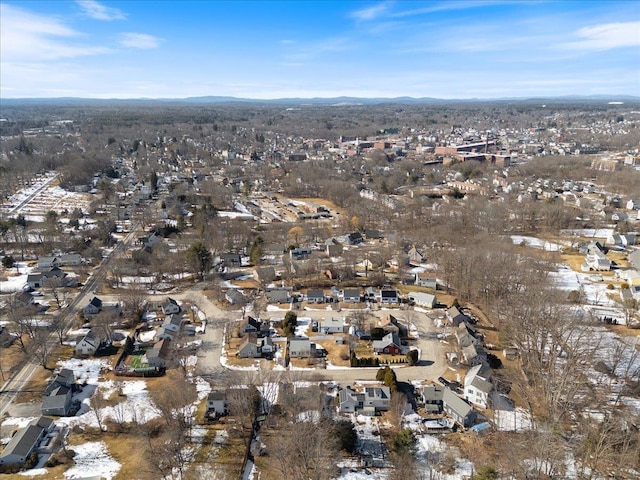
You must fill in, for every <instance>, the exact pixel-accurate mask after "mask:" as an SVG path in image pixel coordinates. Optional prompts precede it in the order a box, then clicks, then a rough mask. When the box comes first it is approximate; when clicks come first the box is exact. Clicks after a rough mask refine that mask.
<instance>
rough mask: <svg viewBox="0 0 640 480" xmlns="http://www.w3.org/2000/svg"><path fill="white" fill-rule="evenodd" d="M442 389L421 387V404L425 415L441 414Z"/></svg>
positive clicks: (435, 386)
mask: <svg viewBox="0 0 640 480" xmlns="http://www.w3.org/2000/svg"><path fill="white" fill-rule="evenodd" d="M443 393H444V387H441V386H439V385H425V386H424V387H422V402H423V403H424V409H425V410H426V411H427V413H432V414H435V413H440V412H442V394H443Z"/></svg>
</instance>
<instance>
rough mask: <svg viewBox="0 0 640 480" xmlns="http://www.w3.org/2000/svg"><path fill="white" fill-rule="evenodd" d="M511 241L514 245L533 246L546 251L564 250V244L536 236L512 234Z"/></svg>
mask: <svg viewBox="0 0 640 480" xmlns="http://www.w3.org/2000/svg"><path fill="white" fill-rule="evenodd" d="M511 241H512V242H513V244H514V245H525V246H527V247H531V248H537V249H539V250H544V251H546V252H559V251H561V250H562V248H563V247H562V245H560V244H558V243H552V242H549V241H547V240H541V239H539V238H536V237H524V236H521V235H511Z"/></svg>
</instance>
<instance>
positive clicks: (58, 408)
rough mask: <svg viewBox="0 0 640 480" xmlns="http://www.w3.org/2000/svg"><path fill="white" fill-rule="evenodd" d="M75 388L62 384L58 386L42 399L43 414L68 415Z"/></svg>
mask: <svg viewBox="0 0 640 480" xmlns="http://www.w3.org/2000/svg"><path fill="white" fill-rule="evenodd" d="M72 395H73V390H72V389H71V388H70V387H64V386H62V385H60V386H58V387H56V388H55V389H53V390H52V391H51V393H49V395H47V396H46V397H44V398H43V399H42V414H43V415H55V416H58V417H66V416H68V415H69V412H70V411H71V400H72Z"/></svg>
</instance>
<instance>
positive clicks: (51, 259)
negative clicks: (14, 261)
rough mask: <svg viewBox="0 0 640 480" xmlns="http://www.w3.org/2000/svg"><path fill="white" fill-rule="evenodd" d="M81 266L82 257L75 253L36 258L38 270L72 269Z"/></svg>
mask: <svg viewBox="0 0 640 480" xmlns="http://www.w3.org/2000/svg"><path fill="white" fill-rule="evenodd" d="M77 265H82V257H81V256H80V255H79V254H77V253H69V254H66V255H58V256H48V257H39V258H38V268H39V269H45V268H52V267H72V266H77Z"/></svg>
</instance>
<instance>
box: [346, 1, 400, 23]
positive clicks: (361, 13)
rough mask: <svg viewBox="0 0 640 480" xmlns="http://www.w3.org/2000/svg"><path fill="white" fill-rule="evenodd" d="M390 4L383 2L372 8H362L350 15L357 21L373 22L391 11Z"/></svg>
mask: <svg viewBox="0 0 640 480" xmlns="http://www.w3.org/2000/svg"><path fill="white" fill-rule="evenodd" d="M389 6H390V5H389V3H387V2H383V3H379V4H378V5H373V6H372V7H367V8H362V9H360V10H356V11H354V12H351V14H350V15H349V16H350V17H352V18H355V19H356V20H373V19H375V18H377V17H379V16H380V15H382V14H383V13H385V12H387V11H388V10H389Z"/></svg>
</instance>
